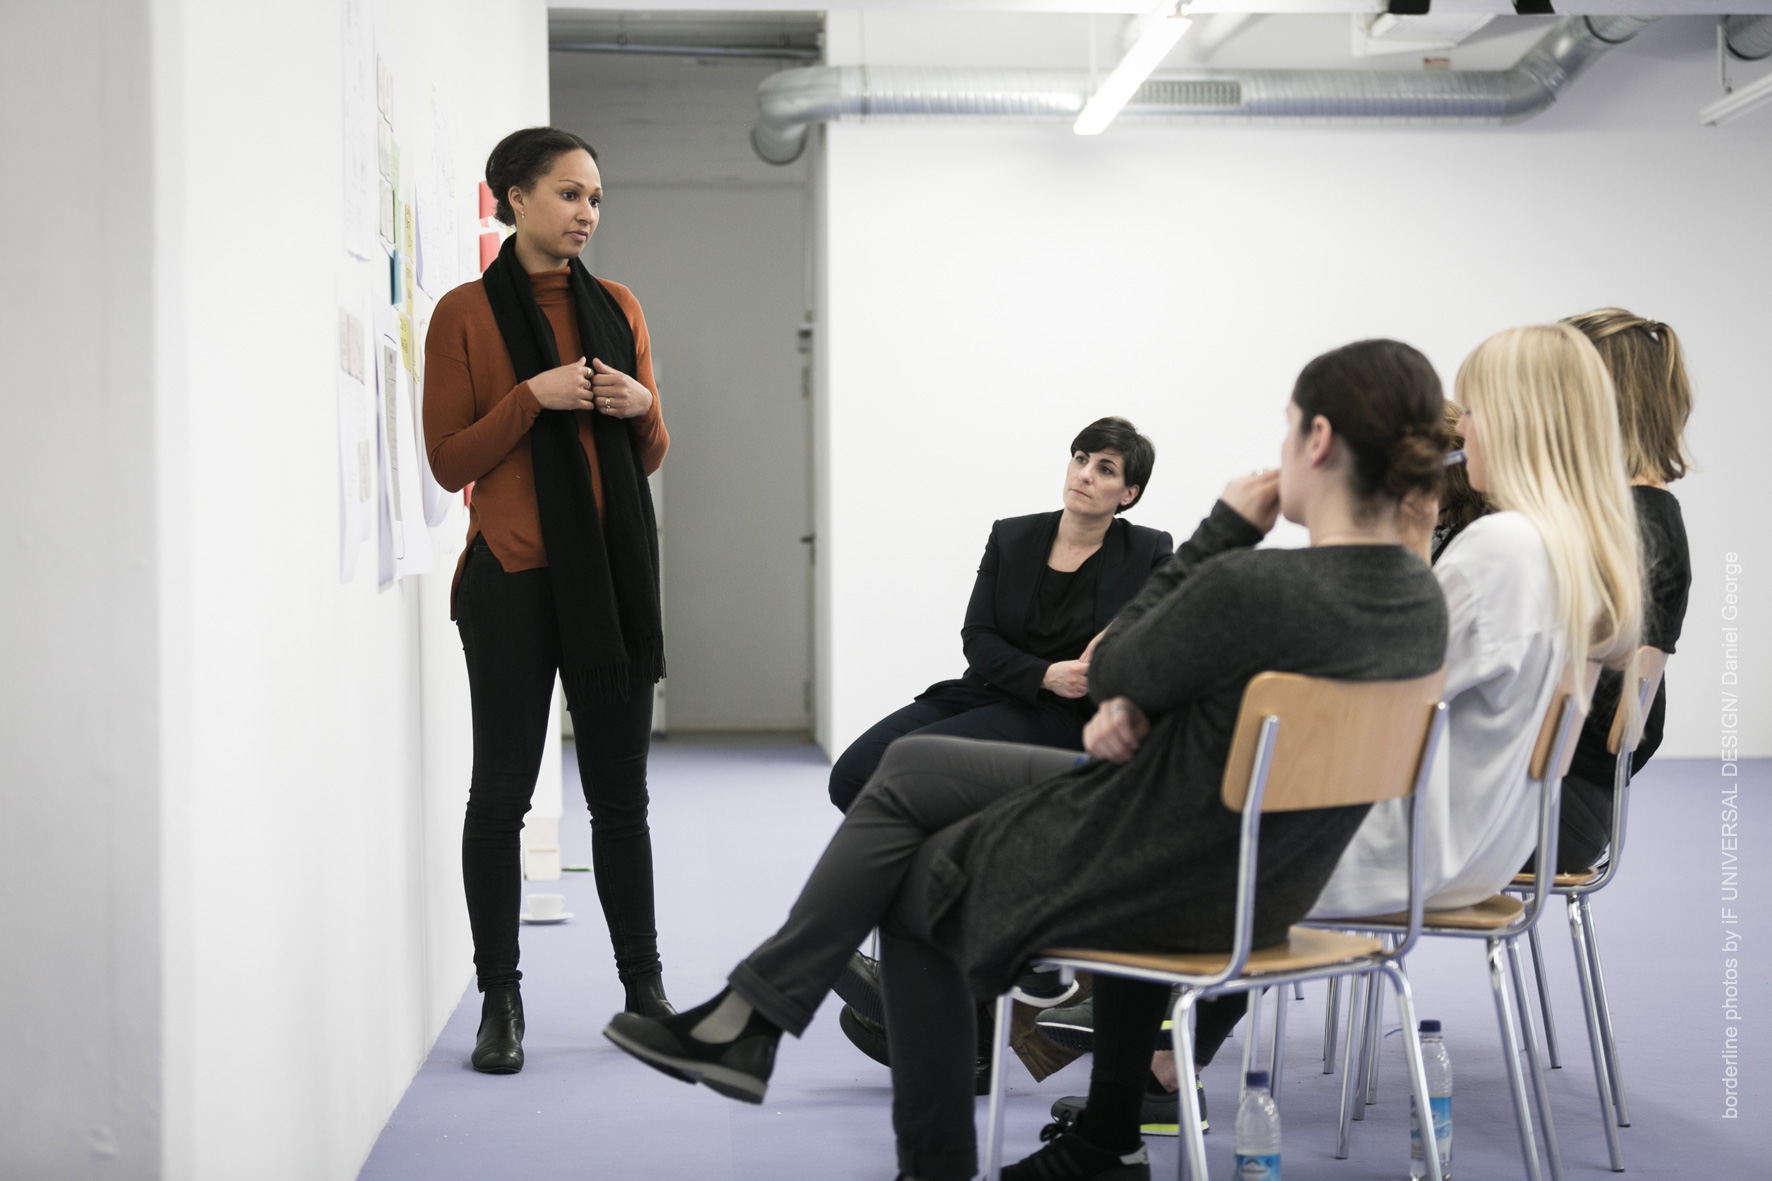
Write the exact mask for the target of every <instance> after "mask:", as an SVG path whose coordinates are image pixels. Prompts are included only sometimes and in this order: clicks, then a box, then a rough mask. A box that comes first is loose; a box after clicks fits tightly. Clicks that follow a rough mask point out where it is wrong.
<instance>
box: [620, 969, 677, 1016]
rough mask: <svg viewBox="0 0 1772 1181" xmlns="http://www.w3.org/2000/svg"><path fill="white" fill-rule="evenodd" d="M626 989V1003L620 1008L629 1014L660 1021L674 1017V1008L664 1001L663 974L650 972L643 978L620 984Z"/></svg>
mask: <svg viewBox="0 0 1772 1181" xmlns="http://www.w3.org/2000/svg"><path fill="white" fill-rule="evenodd" d="M622 987H624V988H626V989H627V993H628V999H627V1003H626V1004H625V1005H623V1006H622V1008H623V1009H624V1010H625V1011H626V1012H629V1013H638V1014H639V1015H640V1016H642V1017H652V1018H656V1019H659V1020H662V1019H664V1018H666V1017H675V1016H676V1015H677V1010H676V1008H675V1007H674V1006H673V1005H672V1004H671V1002H670V1001H668V1000H666V999H665V992H664V973H663V972H662V971H660V972H652V973H650V974H648V975H645V976H636V977H634V978H633V979H632V980H625V981H623V982H622Z"/></svg>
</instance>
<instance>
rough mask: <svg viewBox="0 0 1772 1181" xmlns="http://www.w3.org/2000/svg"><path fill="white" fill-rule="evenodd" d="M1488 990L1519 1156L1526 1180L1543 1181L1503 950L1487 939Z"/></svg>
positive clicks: (1505, 955) (1497, 944)
mask: <svg viewBox="0 0 1772 1181" xmlns="http://www.w3.org/2000/svg"><path fill="white" fill-rule="evenodd" d="M1488 947H1489V956H1488V959H1489V990H1490V991H1491V992H1492V993H1494V994H1495V1020H1496V1024H1497V1025H1499V1026H1500V1027H1501V1056H1502V1060H1503V1061H1504V1062H1505V1063H1506V1064H1507V1081H1508V1092H1509V1095H1510V1097H1511V1098H1512V1099H1513V1103H1514V1122H1515V1123H1516V1124H1518V1125H1519V1129H1520V1157H1521V1160H1522V1161H1523V1163H1524V1164H1525V1166H1526V1177H1527V1178H1528V1181H1544V1175H1543V1174H1542V1173H1541V1172H1539V1169H1538V1146H1537V1143H1536V1141H1535V1140H1534V1139H1533V1135H1532V1113H1531V1109H1530V1105H1529V1104H1528V1103H1527V1100H1526V1080H1525V1078H1524V1077H1523V1076H1522V1075H1521V1073H1520V1034H1519V1030H1518V1028H1517V1027H1516V1026H1515V1025H1514V1009H1513V1005H1512V1003H1511V1002H1510V1001H1509V1000H1508V989H1509V983H1508V970H1507V963H1506V960H1507V953H1506V952H1505V951H1504V950H1503V949H1502V946H1501V943H1500V941H1499V940H1494V939H1491V940H1489V941H1488Z"/></svg>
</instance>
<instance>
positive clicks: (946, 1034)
mask: <svg viewBox="0 0 1772 1181" xmlns="http://www.w3.org/2000/svg"><path fill="white" fill-rule="evenodd" d="M1079 757H1081V756H1079V755H1078V754H1077V753H1076V752H1075V751H1065V750H1054V749H1052V748H1051V747H1043V746H1018V745H1014V744H1011V743H1006V742H980V741H976V740H973V739H967V738H946V737H921V736H914V735H913V736H911V737H907V738H902V739H900V740H899V741H897V742H895V743H893V744H892V746H891V747H890V748H889V749H888V750H887V752H886V756H885V758H883V759H882V760H881V761H880V766H879V768H878V769H877V770H876V771H875V772H874V775H873V778H871V779H870V780H869V781H868V785H867V787H866V788H865V789H863V791H862V793H861V795H860V796H858V797H857V798H856V801H855V803H854V804H853V805H852V806H851V807H850V809H849V811H848V813H847V814H846V815H845V816H844V818H843V823H842V825H841V827H839V828H838V829H837V833H836V835H835V836H833V837H832V838H831V843H830V845H829V846H828V847H827V848H826V849H825V851H824V855H823V856H822V857H820V858H819V860H818V865H817V866H815V867H814V868H813V871H812V876H811V877H810V878H808V879H807V882H806V886H805V888H804V889H803V890H802V891H801V892H800V897H799V898H798V899H797V900H796V901H795V903H794V906H793V909H792V910H790V911H789V912H788V920H787V922H786V923H784V924H783V925H782V928H781V930H779V931H777V932H776V933H775V934H774V935H773V936H771V937H770V938H769V939H768V940H766V941H765V942H764V943H763V944H762V946H760V947H758V948H757V950H756V951H754V952H752V953H751V955H750V957H749V958H747V959H746V960H745V961H744V962H743V963H741V964H739V965H738V967H737V968H735V969H733V971H732V976H731V978H730V979H731V983H732V987H733V990H734V991H735V992H737V993H738V995H739V996H741V997H743V998H744V999H745V1000H747V1001H749V1002H750V1003H751V1005H752V1006H753V1007H755V1008H756V1010H757V1011H758V1012H760V1013H762V1014H763V1016H765V1017H767V1018H768V1019H769V1020H770V1021H773V1022H774V1023H775V1024H777V1025H779V1026H781V1027H782V1028H783V1029H785V1030H787V1031H788V1032H789V1033H792V1034H794V1035H795V1036H796V1037H797V1036H799V1035H800V1034H801V1033H802V1032H803V1031H804V1030H805V1028H806V1026H807V1025H808V1024H810V1023H811V1021H812V1015H813V1013H814V1012H816V1011H817V1009H818V1006H819V1004H820V1002H822V1001H823V1000H824V998H825V994H826V993H828V992H829V991H830V989H831V985H832V984H834V983H836V980H837V977H838V976H839V975H840V974H841V973H842V971H843V965H844V964H845V963H847V962H848V959H849V955H850V953H851V952H852V951H853V950H854V949H855V947H856V945H857V944H859V943H860V942H861V941H862V940H863V939H865V938H866V937H867V934H868V932H869V931H871V930H873V929H874V928H875V927H879V928H880V935H881V938H880V947H881V956H880V971H881V981H882V986H883V988H884V992H885V1001H886V1026H887V1036H888V1039H889V1042H890V1048H891V1057H892V1093H893V1101H892V1123H893V1130H894V1131H895V1132H896V1133H897V1137H898V1167H899V1168H900V1170H902V1171H903V1172H904V1173H905V1174H906V1175H908V1176H912V1177H916V1178H919V1181H964V1179H966V1178H970V1177H971V1176H972V1175H973V1174H974V1173H975V1172H976V1171H977V1144H976V1137H975V1134H974V1130H973V1123H972V1114H973V1094H972V1091H973V1054H974V1048H975V1045H976V1042H977V1033H976V1029H975V1023H974V1010H975V1008H976V1006H977V1001H976V1000H975V998H973V996H972V995H971V992H970V990H969V989H968V988H967V986H966V982H965V978H964V976H963V975H962V974H961V971H960V968H959V965H957V964H955V963H954V961H953V960H952V959H951V958H950V957H949V956H948V955H947V954H946V953H944V952H942V951H940V950H938V949H937V948H935V947H934V946H932V945H931V942H930V932H929V925H928V906H927V889H928V886H929V881H930V875H929V866H930V865H931V863H932V861H933V860H934V858H935V856H936V854H937V853H939V852H940V851H941V850H942V849H943V848H945V847H946V846H947V845H948V844H949V843H951V842H952V840H953V838H954V835H955V833H954V831H953V826H954V825H955V824H957V823H958V822H960V821H962V820H965V819H967V818H968V817H970V816H972V815H973V814H974V813H977V812H979V811H981V810H983V809H984V808H986V807H988V806H989V805H991V804H993V803H995V802H996V801H997V800H1000V799H1002V798H1003V797H1004V796H1006V795H1008V794H1010V793H1011V792H1014V791H1016V790H1018V789H1020V788H1024V787H1027V786H1029V785H1031V784H1035V783H1040V782H1042V781H1044V780H1047V779H1050V778H1052V777H1053V776H1054V775H1058V774H1060V773H1062V772H1064V771H1068V770H1070V769H1071V768H1072V767H1074V766H1075V765H1076V764H1077V761H1078V759H1079Z"/></svg>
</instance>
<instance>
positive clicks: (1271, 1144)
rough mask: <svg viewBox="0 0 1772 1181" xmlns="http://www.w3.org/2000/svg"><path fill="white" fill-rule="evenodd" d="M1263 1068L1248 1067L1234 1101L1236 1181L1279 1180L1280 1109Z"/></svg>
mask: <svg viewBox="0 0 1772 1181" xmlns="http://www.w3.org/2000/svg"><path fill="white" fill-rule="evenodd" d="M1267 1087H1268V1082H1267V1071H1265V1070H1251V1071H1250V1072H1249V1074H1248V1075H1247V1076H1246V1077H1245V1078H1244V1079H1243V1101H1242V1102H1241V1103H1239V1104H1237V1171H1236V1178H1237V1181H1280V1111H1279V1109H1278V1108H1277V1107H1275V1106H1274V1097H1273V1096H1272V1095H1270V1094H1269V1093H1268V1089H1267Z"/></svg>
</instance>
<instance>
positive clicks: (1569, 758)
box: [1526, 660, 1600, 782]
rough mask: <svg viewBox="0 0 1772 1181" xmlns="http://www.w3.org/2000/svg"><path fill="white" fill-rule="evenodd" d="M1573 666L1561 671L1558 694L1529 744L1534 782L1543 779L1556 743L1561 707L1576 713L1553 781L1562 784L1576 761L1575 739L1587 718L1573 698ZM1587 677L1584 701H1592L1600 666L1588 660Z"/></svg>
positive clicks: (1561, 713)
mask: <svg viewBox="0 0 1772 1181" xmlns="http://www.w3.org/2000/svg"><path fill="white" fill-rule="evenodd" d="M1575 667H1576V666H1575V665H1574V664H1573V663H1570V664H1569V665H1568V666H1566V667H1565V668H1564V669H1563V677H1562V680H1561V681H1559V682H1558V683H1557V691H1556V692H1555V693H1552V694H1551V700H1550V708H1549V709H1547V710H1545V711H1544V721H1543V722H1541V723H1539V726H1538V741H1537V742H1535V743H1533V745H1532V762H1531V764H1530V766H1529V767H1528V768H1527V772H1526V773H1527V774H1528V775H1530V776H1531V777H1532V778H1534V779H1543V778H1544V774H1545V770H1546V766H1545V765H1546V764H1547V763H1549V762H1550V756H1551V748H1552V747H1554V746H1556V744H1557V725H1558V723H1559V722H1561V721H1562V718H1563V707H1564V705H1568V706H1569V707H1570V708H1571V709H1573V710H1574V711H1575V717H1574V719H1573V720H1572V721H1571V722H1570V726H1569V741H1568V742H1566V743H1564V744H1563V759H1562V762H1561V763H1560V764H1559V765H1558V766H1557V768H1556V778H1557V780H1558V782H1561V781H1562V778H1563V776H1565V775H1567V774H1568V773H1569V764H1570V763H1571V762H1573V761H1574V760H1575V739H1576V737H1577V736H1578V735H1580V733H1581V723H1582V720H1583V719H1584V718H1586V717H1587V711H1586V710H1584V709H1582V708H1581V705H1580V702H1579V701H1578V700H1577V699H1576V696H1575ZM1583 672H1584V673H1585V675H1586V676H1587V699H1588V700H1589V701H1592V700H1593V696H1594V686H1595V685H1597V684H1598V683H1599V681H1600V666H1599V664H1598V663H1597V662H1595V661H1592V660H1590V661H1588V662H1587V663H1586V664H1585V665H1584V666H1583Z"/></svg>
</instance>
